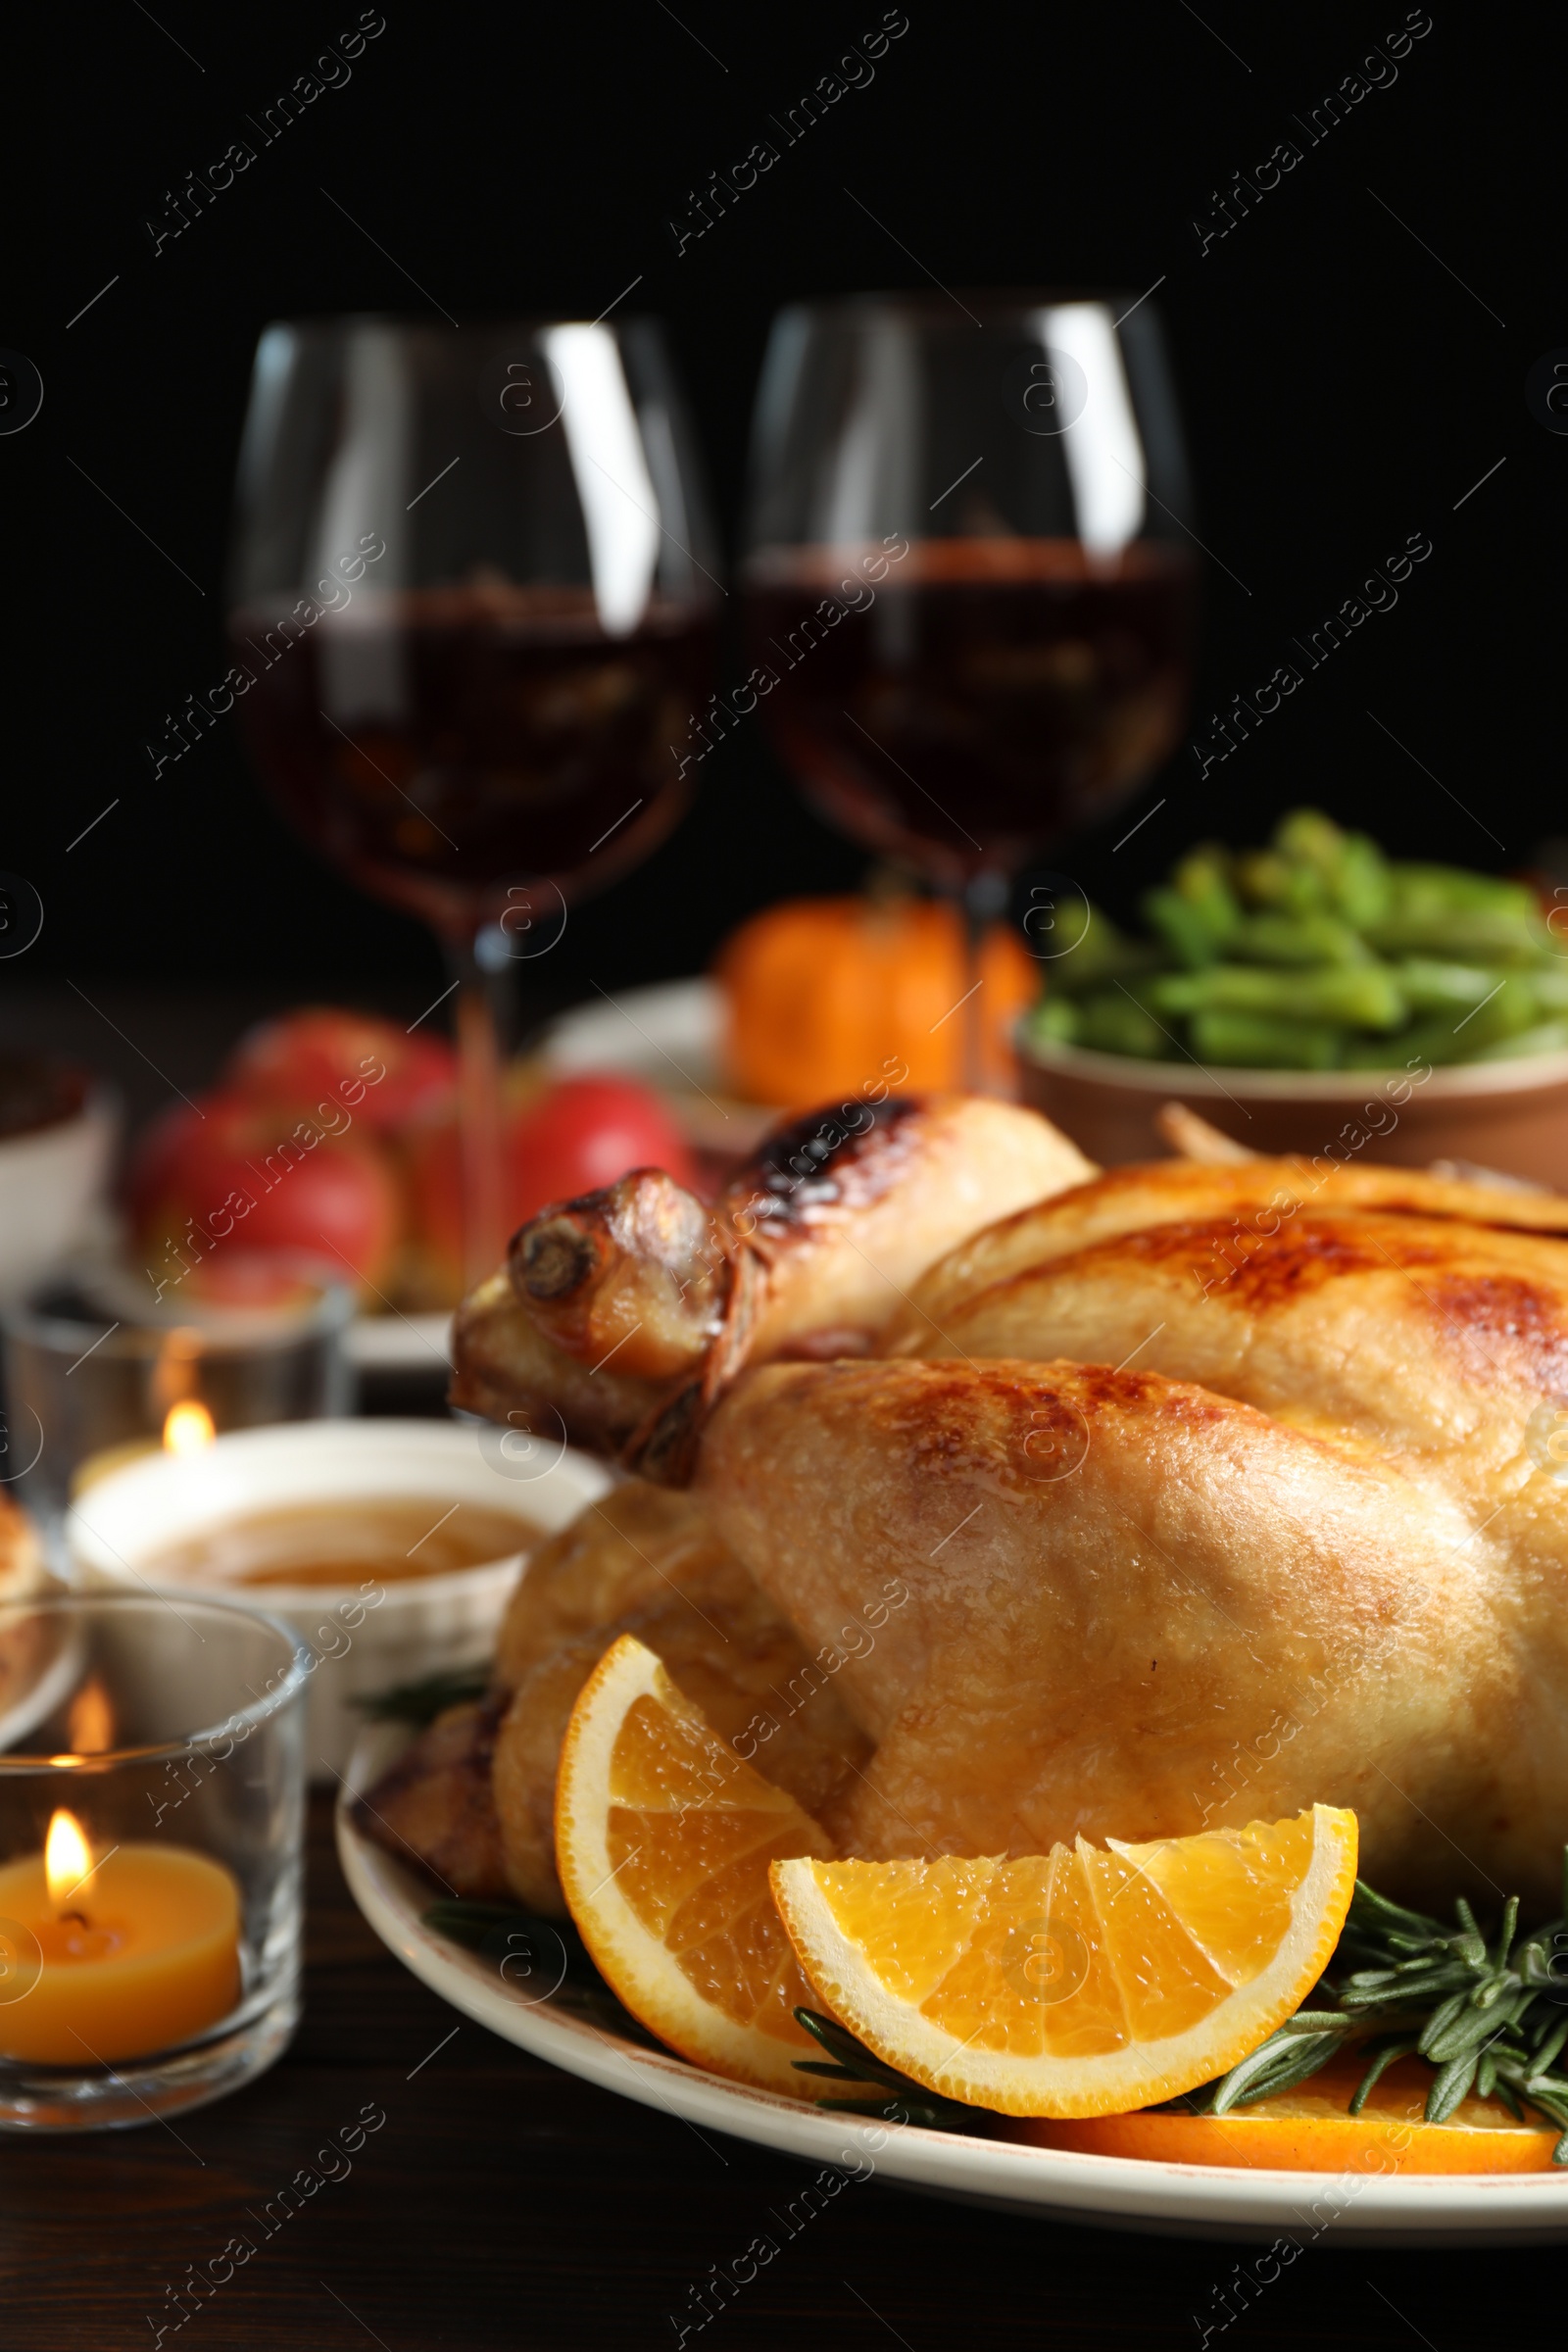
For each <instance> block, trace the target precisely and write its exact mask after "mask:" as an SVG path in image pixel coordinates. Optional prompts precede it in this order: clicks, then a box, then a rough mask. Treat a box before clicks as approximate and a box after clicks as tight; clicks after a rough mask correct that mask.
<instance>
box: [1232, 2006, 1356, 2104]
mask: <svg viewBox="0 0 1568 2352" xmlns="http://www.w3.org/2000/svg"><path fill="white" fill-rule="evenodd" d="M1295 2022H1296V2021H1295V2020H1294V2019H1288V2020H1287V2021H1286V2023H1285V2024H1284V2025H1283V2026H1282V2027H1281V2028H1280V2030H1279V2032H1278V2033H1277V2034H1270V2035H1269V2037H1268V2039H1267V2041H1265V2042H1263V2043H1262V2044H1261V2045H1260V2046H1259V2047H1258V2048H1257V2049H1255V2050H1253V2051H1252V2053H1251V2055H1250V2057H1247V2058H1244V2059H1242V2060H1241V2062H1240V2064H1239V2065H1236V2066H1233V2067H1232V2068H1231V2071H1230V2073H1229V2074H1228V2075H1226V2076H1224V2077H1223V2078H1222V2080H1221V2081H1220V2082H1217V2083H1216V2084H1215V2085H1214V2091H1213V2095H1212V2097H1211V2098H1210V2100H1209V2102H1208V2106H1207V2110H1206V2112H1207V2113H1208V2114H1210V2115H1228V2114H1229V2113H1230V2111H1231V2109H1232V2108H1233V2107H1250V2106H1251V2105H1252V2103H1253V2102H1254V2100H1257V2099H1267V2098H1272V2097H1273V2095H1274V2094H1275V2092H1277V2091H1282V2090H1294V2089H1295V2087H1296V2085H1297V2084H1298V2083H1299V2082H1306V2081H1308V2080H1309V2078H1310V2077H1311V2076H1313V2075H1315V2074H1317V2073H1318V2072H1319V2071H1320V2070H1321V2069H1322V2068H1323V2067H1325V2066H1327V2064H1328V2062H1329V2060H1330V2059H1331V2058H1333V2057H1335V2056H1336V2055H1337V2054H1338V2052H1339V2051H1340V2050H1341V2049H1342V2048H1343V2047H1344V2044H1345V2036H1346V2034H1347V2032H1348V2025H1347V2021H1346V2020H1345V2019H1343V2018H1338V2017H1336V2018H1331V2019H1330V2021H1329V2030H1328V2031H1325V2032H1321V2033H1304V2034H1293V2033H1292V2031H1291V2028H1292V2026H1293V2025H1294V2024H1295Z"/></svg>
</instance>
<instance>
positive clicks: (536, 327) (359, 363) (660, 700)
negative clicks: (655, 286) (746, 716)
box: [228, 318, 720, 1280]
mask: <svg viewBox="0 0 1568 2352" xmlns="http://www.w3.org/2000/svg"><path fill="white" fill-rule="evenodd" d="M716 563H717V558H716V555H715V553H714V547H713V539H712V533H711V527H710V524H709V521H708V518H707V513H706V505H705V499H704V494H703V489H702V485H701V481H700V478H699V467H698V464H697V458H696V451H695V446H694V443H693V439H692V434H691V430H690V427H689V425H688V423H687V419H686V416H685V411H684V408H683V405H682V402H681V398H680V393H679V389H678V386H677V385H676V382H675V378H674V374H673V370H672V368H671V366H670V363H669V359H668V356H667V354H666V352H665V349H664V343H663V338H662V333H661V330H660V328H659V327H658V325H657V324H656V323H655V322H653V321H651V320H649V319H635V318H633V319H617V320H614V321H613V322H607V321H605V320H595V321H583V320H578V319H520V320H502V321H495V322H490V323H487V324H484V325H471V326H466V327H450V328H449V327H444V326H440V325H437V324H432V323H430V322H429V321H427V320H407V319H373V318H355V319H319V320H304V321H297V322H293V323H286V324H279V325H273V326H270V327H269V328H268V329H267V330H266V332H265V333H264V334H263V336H262V339H261V343H260V345H259V347H258V350H257V355H256V365H255V370H254V375H253V379H252V389H251V402H250V410H249V414H248V417H247V419H246V425H245V431H244V437H243V441H242V444H241V450H240V461H239V472H238V483H237V515H236V527H235V532H234V549H233V562H232V572H231V586H230V595H229V604H228V614H229V617H228V636H229V646H230V653H231V660H232V662H233V664H234V666H233V667H232V668H231V669H230V671H229V685H230V688H231V690H232V692H233V694H234V697H235V699H236V701H237V702H238V705H239V711H240V717H241V723H242V726H243V728H244V730H245V733H246V735H247V738H248V741H249V744H250V748H251V751H252V754H253V756H254V758H255V760H256V763H257V765H258V767H259V768H260V770H261V773H262V775H263V778H264V780H265V781H266V783H267V785H268V786H269V788H270V792H271V794H272V796H273V798H274V799H275V800H276V801H277V803H278V805H279V806H280V807H281V808H282V809H283V810H284V812H285V814H286V815H287V816H288V817H289V818H290V819H291V820H292V821H293V823H294V824H295V825H296V827H297V828H298V829H299V831H300V832H301V833H303V834H304V835H305V837H306V838H307V840H309V841H310V842H311V843H313V844H314V846H315V847H316V848H317V849H318V850H319V851H320V852H321V853H322V854H323V855H324V856H325V857H326V858H329V859H330V860H331V861H332V862H333V863H334V864H336V865H338V866H340V867H341V868H342V869H343V870H344V871H345V872H346V873H347V874H349V875H350V876H351V877H352V878H353V879H354V880H355V881H356V882H358V883H359V884H360V885H361V887H362V888H364V889H366V890H368V891H369V892H371V893H372V894H373V895H374V896H376V897H378V898H380V899H383V900H385V901H387V902H388V903H389V904H391V905H393V906H396V907H402V908H403V909H404V910H405V911H407V912H409V913H413V914H416V915H417V916H419V917H421V918H422V919H423V920H424V921H426V922H427V923H429V924H430V925H431V926H432V927H433V928H434V929H435V930H436V931H437V932H438V933H439V934H440V936H441V938H442V940H443V942H444V944H445V946H446V949H447V952H448V956H449V959H450V961H451V965H452V968H453V971H454V973H455V975H456V995H457V1003H456V1007H455V1017H456V1027H457V1031H458V1040H459V1050H460V1060H461V1079H462V1087H461V1101H460V1119H461V1126H462V1131H463V1143H464V1171H465V1175H464V1181H465V1227H466V1251H465V1254H466V1264H467V1272H468V1275H469V1279H470V1280H478V1279H479V1278H480V1277H482V1276H483V1275H484V1274H485V1273H487V1272H488V1271H489V1270H490V1267H491V1266H492V1265H493V1264H494V1262H495V1258H496V1255H497V1253H498V1251H499V1249H500V1246H501V1241H502V1238H503V1235H502V1215H501V1206H502V1204H501V1197H500V1182H501V1179H500V1116H499V1098H498V1088H499V1037H498V1026H497V1011H496V1005H495V1002H494V996H495V983H496V978H497V975H498V974H500V973H504V972H505V971H506V970H507V968H508V966H509V965H511V964H515V963H517V962H524V961H527V960H529V959H530V958H533V957H535V956H538V955H539V954H540V953H541V952H548V948H549V946H551V945H554V944H555V942H556V941H557V940H559V938H560V936H561V932H562V929H563V928H564V920H565V908H566V906H567V903H568V902H569V901H571V900H574V899H578V898H581V897H583V896H585V895H587V894H588V893H589V892H592V891H596V890H600V889H603V888H604V887H605V886H606V885H607V884H609V883H611V882H613V880H614V879H615V878H616V876H617V875H619V874H621V873H623V872H625V871H626V870H627V868H628V867H630V866H631V865H633V864H635V863H636V862H637V861H638V860H639V859H641V858H646V857H647V856H648V855H649V853H650V852H651V851H652V850H653V849H654V848H655V847H656V846H657V845H658V843H659V842H660V841H661V840H662V838H663V836H664V834H665V833H667V832H668V830H669V828H670V827H671V826H672V825H673V824H674V823H675V821H676V819H677V818H678V817H679V815H680V813H681V810H682V808H683V806H684V797H685V788H684V786H683V783H682V777H683V775H684V773H685V767H686V765H687V764H689V763H688V762H683V761H682V760H681V759H680V756H679V754H678V752H676V751H673V750H672V747H673V746H674V745H676V744H677V743H678V741H679V740H680V739H681V738H683V737H684V736H685V735H686V733H687V730H688V724H689V715H690V713H691V711H693V709H694V707H695V706H696V705H697V704H698V703H699V702H700V701H701V699H702V697H703V695H704V693H705V692H706V691H707V687H708V684H709V679H710V675H711V666H712V649H713V638H714V620H715V608H716V602H717V598H718V596H719V593H720V591H719V584H718V581H717V579H716V577H715V566H716ZM558 913H559V920H558V919H557V918H558Z"/></svg>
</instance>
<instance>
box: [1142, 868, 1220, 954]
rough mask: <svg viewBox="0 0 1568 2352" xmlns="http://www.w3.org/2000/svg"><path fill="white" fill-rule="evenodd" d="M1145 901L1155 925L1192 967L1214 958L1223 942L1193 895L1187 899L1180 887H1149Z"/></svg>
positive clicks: (1145, 907) (1146, 911)
mask: <svg viewBox="0 0 1568 2352" xmlns="http://www.w3.org/2000/svg"><path fill="white" fill-rule="evenodd" d="M1143 905H1144V914H1145V917H1146V918H1147V920H1148V921H1149V923H1150V925H1151V926H1152V929H1153V930H1155V931H1157V932H1158V934H1159V936H1160V938H1161V939H1162V940H1163V941H1164V943H1165V945H1166V947H1167V948H1168V949H1169V950H1170V952H1171V954H1172V955H1173V956H1175V958H1176V960H1177V962H1178V963H1180V964H1182V965H1184V966H1185V967H1186V969H1187V970H1188V971H1190V972H1196V971H1201V969H1202V967H1203V965H1204V964H1205V963H1212V962H1213V961H1214V959H1215V957H1216V956H1218V954H1219V947H1220V943H1219V941H1218V940H1217V939H1216V938H1215V936H1214V933H1213V931H1212V930H1211V929H1210V928H1209V926H1208V924H1207V923H1206V922H1205V921H1204V919H1203V915H1202V912H1201V909H1200V908H1199V907H1195V906H1194V905H1193V903H1192V901H1191V900H1190V899H1184V898H1183V897H1182V895H1181V893H1180V892H1179V891H1175V890H1166V889H1163V888H1161V889H1157V890H1150V891H1146V892H1145V893H1144V902H1143Z"/></svg>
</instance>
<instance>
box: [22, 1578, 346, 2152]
mask: <svg viewBox="0 0 1568 2352" xmlns="http://www.w3.org/2000/svg"><path fill="white" fill-rule="evenodd" d="M309 1659H310V1653H309V1651H308V1650H306V1649H305V1648H304V1647H303V1646H302V1645H301V1643H300V1642H298V1641H297V1640H296V1639H295V1637H294V1635H293V1634H292V1633H291V1632H290V1631H289V1630H288V1628H287V1627H286V1626H285V1625H283V1624H282V1623H280V1621H279V1620H278V1619H277V1618H275V1617H270V1616H269V1615H267V1614H266V1613H265V1612H264V1611H262V1610H260V1609H253V1608H241V1607H237V1606H235V1605H234V1604H233V1603H232V1602H229V1601H214V1600H204V1599H197V1598H196V1597H194V1596H193V1595H191V1594H188V1593H180V1594H179V1595H178V1597H177V1600H169V1599H165V1598H162V1597H160V1596H159V1595H157V1594H148V1595H147V1596H145V1597H144V1596H143V1595H141V1594H139V1593H131V1594H113V1595H108V1594H97V1593H94V1594H84V1593H73V1594H70V1595H65V1596H52V1597H48V1598H43V1599H35V1600H28V1601H20V1600H19V1601H13V1602H10V1603H7V1604H5V1605H3V1606H0V2130H10V2131H100V2130H106V2129H112V2128H114V2127H117V2126H123V2125H127V2124H142V2123H146V2122H147V2121H148V2120H149V2119H150V2118H155V2117H159V2116H164V2115H169V2114H172V2113H173V2112H174V2111H175V2110H176V2109H178V2108H181V2107H195V2106H202V2105H205V2103H206V2102H207V2101H208V2100H209V2099H216V2098H219V2097H221V2095H222V2094H223V2093H224V2092H225V2091H229V2090H234V2089H237V2088H238V2086H239V2085H240V2084H241V2083H242V2082H248V2081H249V2080H250V2079H251V2077H252V2076H254V2075H256V2074H259V2073H260V2072H261V2071H262V2069H263V2068H264V2067H267V2066H270V2064H271V2062H272V2060H273V2059H274V2058H276V2057H277V2056H278V2054H279V2053H280V2052H281V2051H282V2050H283V2049H284V2048H285V2046H286V2045H287V2042H288V2039H289V2036H290V2034H292V2033H293V2031H294V2027H295V2024H296V2022H297V2020H298V2016H299V1970H300V1929H301V1918H302V1856H303V1838H304V1819H305V1816H304V1798H305V1772H304V1763H305V1751H304V1732H305V1710H304V1704H303V1701H304V1692H305V1684H306V1676H307V1672H308V1668H309Z"/></svg>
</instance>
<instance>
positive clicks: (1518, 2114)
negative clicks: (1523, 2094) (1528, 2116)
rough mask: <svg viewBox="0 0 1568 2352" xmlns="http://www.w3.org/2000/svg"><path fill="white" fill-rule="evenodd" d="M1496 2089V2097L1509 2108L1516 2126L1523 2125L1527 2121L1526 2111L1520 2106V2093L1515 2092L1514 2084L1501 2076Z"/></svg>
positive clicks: (1496, 2083)
mask: <svg viewBox="0 0 1568 2352" xmlns="http://www.w3.org/2000/svg"><path fill="white" fill-rule="evenodd" d="M1494 2087H1495V2093H1496V2096H1497V2097H1498V2098H1499V2099H1500V2100H1501V2101H1502V2103H1503V2105H1504V2106H1505V2107H1506V2108H1507V2110H1508V2113H1509V2114H1510V2115H1511V2116H1512V2117H1513V2120H1514V2122H1515V2123H1516V2124H1522V2123H1523V2122H1524V2120H1525V2111H1524V2109H1523V2108H1522V2107H1521V2106H1520V2104H1519V2093H1518V2092H1517V2091H1516V2090H1515V2088H1514V2086H1513V2084H1512V2083H1511V2082H1509V2081H1508V2080H1507V2078H1506V2076H1503V2075H1499V2076H1498V2077H1497V2081H1496V2082H1495V2086H1494Z"/></svg>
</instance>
